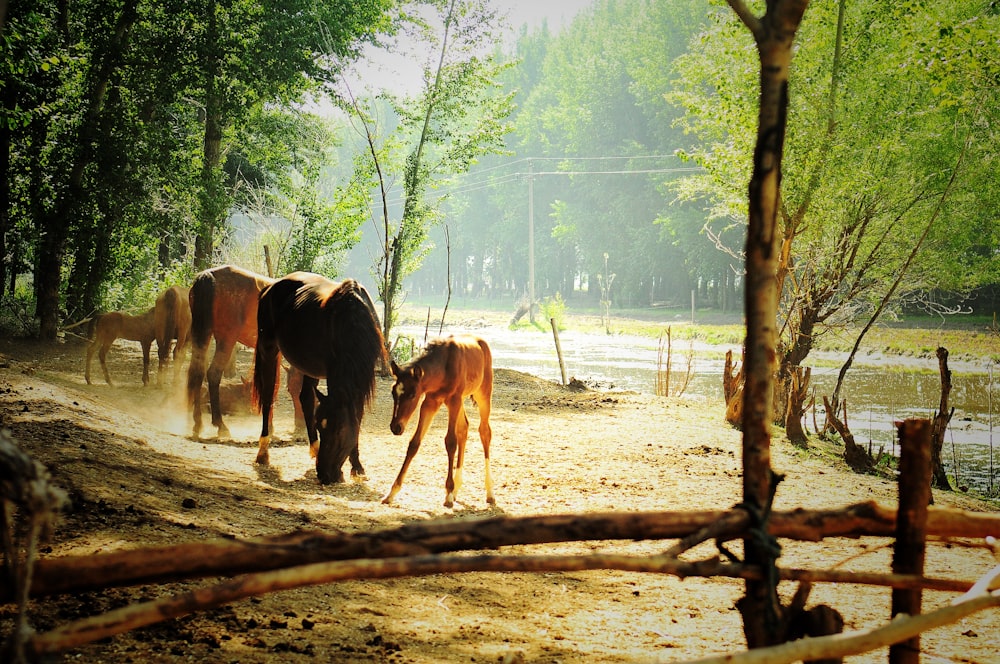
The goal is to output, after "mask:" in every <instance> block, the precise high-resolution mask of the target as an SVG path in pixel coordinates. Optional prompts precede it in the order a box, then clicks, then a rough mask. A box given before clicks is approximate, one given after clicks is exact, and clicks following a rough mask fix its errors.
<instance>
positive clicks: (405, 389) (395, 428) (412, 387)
mask: <svg viewBox="0 0 1000 664" xmlns="http://www.w3.org/2000/svg"><path fill="white" fill-rule="evenodd" d="M390 366H391V368H392V375H393V376H395V377H396V382H395V383H393V385H392V421H391V422H390V423H389V429H390V430H391V431H392V433H393V434H394V435H396V436H398V435H400V434H401V433H403V431H405V430H406V423H407V422H409V421H410V416H411V415H413V411H414V410H416V409H417V404H418V403H420V397H421V395H423V391H422V390H421V389H420V379H421V378H422V377H423V370H422V369H421V368H420V366H419V365H411V366H409V367H400V366H399V365H398V364H396V363H395V362H391V363H390Z"/></svg>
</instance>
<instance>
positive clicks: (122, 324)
mask: <svg viewBox="0 0 1000 664" xmlns="http://www.w3.org/2000/svg"><path fill="white" fill-rule="evenodd" d="M154 311H155V307H153V308H150V310H149V311H147V312H146V313H144V314H140V315H138V316H133V315H131V314H127V313H124V312H121V311H109V312H108V313H104V314H98V315H96V316H94V317H93V318H91V319H90V323H89V325H88V326H87V338H88V339H90V345H89V346H87V368H86V370H85V371H84V374H83V375H84V378H85V379H86V381H87V385H90V361H91V359H92V358H93V357H94V351H95V350H97V349H98V348H100V352H99V353H98V357H99V358H100V360H101V369H102V370H103V371H104V380H105V381H107V383H108V385H113V384H114V383H112V382H111V375H110V374H109V373H108V364H107V362H106V358H107V355H108V349H109V348H111V344H112V343H114V341H115V340H116V339H128V340H129V341H138V342H139V343H140V344H141V345H142V384H143V385H146V384H148V383H149V347H150V346H151V345H152V343H153V339H154V338H156V334H155V331H154V329H153V320H154Z"/></svg>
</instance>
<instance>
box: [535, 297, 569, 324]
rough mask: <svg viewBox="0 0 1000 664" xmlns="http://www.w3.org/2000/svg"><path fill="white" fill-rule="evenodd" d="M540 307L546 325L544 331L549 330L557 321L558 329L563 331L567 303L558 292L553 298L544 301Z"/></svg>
mask: <svg viewBox="0 0 1000 664" xmlns="http://www.w3.org/2000/svg"><path fill="white" fill-rule="evenodd" d="M539 307H540V309H541V314H542V317H543V319H544V320H543V322H544V323H545V325H543V326H542V329H549V327H550V325H551V321H555V324H556V328H557V329H560V330H561V329H563V325H564V323H565V322H566V301H565V300H563V298H562V295H561V294H560V293H559V292H558V291H557V292H556V294H555V295H553V296H552V297H546V298H545V299H543V300H542V301H541V303H540V304H539Z"/></svg>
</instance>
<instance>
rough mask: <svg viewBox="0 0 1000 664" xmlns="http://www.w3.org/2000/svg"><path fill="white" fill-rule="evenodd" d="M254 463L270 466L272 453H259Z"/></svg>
mask: <svg viewBox="0 0 1000 664" xmlns="http://www.w3.org/2000/svg"><path fill="white" fill-rule="evenodd" d="M254 463H256V464H259V465H261V466H270V465H271V455H270V454H268V453H266V452H265V453H264V454H258V455H257V458H256V459H255V460H254Z"/></svg>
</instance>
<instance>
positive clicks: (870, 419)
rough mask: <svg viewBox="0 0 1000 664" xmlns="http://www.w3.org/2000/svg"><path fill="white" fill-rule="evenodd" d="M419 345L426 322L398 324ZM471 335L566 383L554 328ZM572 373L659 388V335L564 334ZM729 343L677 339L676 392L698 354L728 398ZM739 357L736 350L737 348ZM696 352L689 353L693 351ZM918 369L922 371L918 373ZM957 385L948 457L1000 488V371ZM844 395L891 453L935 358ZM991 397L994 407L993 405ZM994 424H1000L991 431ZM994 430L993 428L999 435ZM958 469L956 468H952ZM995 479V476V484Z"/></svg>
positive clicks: (828, 376) (933, 388) (922, 401)
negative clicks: (724, 381)
mask: <svg viewBox="0 0 1000 664" xmlns="http://www.w3.org/2000/svg"><path fill="white" fill-rule="evenodd" d="M397 331H398V332H399V333H400V334H403V335H409V336H411V337H412V338H414V339H417V340H418V342H419V341H420V340H422V339H423V335H424V333H423V329H422V328H419V329H418V328H408V327H401V328H397ZM459 332H472V333H475V334H480V335H482V336H483V337H485V338H486V339H487V340H488V341H489V342H490V345H491V347H492V348H493V356H494V358H493V362H494V365H495V366H497V367H502V368H507V369H516V370H518V371H523V372H526V373H530V374H533V375H535V376H539V377H541V378H545V379H548V380H552V381H555V382H560V381H561V374H560V369H559V361H558V358H557V356H556V351H555V343H554V341H553V338H552V335H551V334H545V333H542V332H539V331H536V330H525V329H522V330H517V331H511V330H507V329H501V328H492V327H491V328H489V329H466V328H460V327H456V326H449V327H448V328H447V329H446V330H445V333H446V334H449V333H459ZM559 337H560V342H561V346H562V352H563V360H564V362H565V364H566V375H567V376H568V377H571V378H577V379H579V380H582V381H584V382H587V383H590V384H596V385H598V386H600V387H605V388H612V387H613V388H616V389H627V390H634V391H636V392H647V393H652V392H654V391H655V389H656V363H657V355H658V344H657V341H656V340H655V339H649V338H645V337H634V336H625V335H615V336H608V335H600V334H583V333H580V332H574V331H572V330H567V331H563V332H560V334H559ZM708 350H711V351H712V353H711V357H712V358H720V357H721V356H722V354H723V353H724V352H725V350H726V349H725V348H721V349H720V348H719V347H718V346H714V347H710V346H707V345H704V344H697V343H696V344H693V345H692V344H691V343H689V342H686V341H675V342H674V344H673V357H672V378H671V385H672V389H677V387H679V385H680V382H681V381H682V380H683V374H684V373H685V372H686V371H687V365H688V357H689V356H692V357H693V361H692V371H693V373H692V377H691V380H690V383H689V385H688V388H687V392H686V393H687V394H693V395H699V396H704V397H708V398H715V399H720V400H721V399H722V369H723V360H722V359H706V357H705V355H706V351H708ZM733 352H734V355H735V356H736V357H739V352H740V351H739V349H738V348H734V349H733ZM692 353H693V355H692ZM917 369H919V371H918V370H917ZM951 369H952V391H951V395H950V397H949V405H950V406H952V407H954V409H955V414H954V416H953V417H952V420H951V425H950V426H949V427H948V431H947V433H946V439H945V444H944V449H943V450H942V455H943V456H944V457H945V465H946V466H947V468H948V471H949V473H951V474H953V475H956V476H957V477H958V480H959V484H960V485H967V486H969V487H973V488H975V489H976V490H978V491H980V492H982V493H986V492H987V491H989V490H990V488H991V486H992V488H993V490H994V491H995V490H996V487H997V486H998V484H1000V449H997V448H1000V413H998V414H994V412H993V411H994V410H997V409H998V408H1000V375H998V376H997V381H995V382H997V383H998V385H993V384H992V383H993V382H994V381H993V380H992V376H991V374H990V373H987V370H988V367H987V365H986V363H985V361H984V363H983V365H982V366H974V365H969V364H967V363H951ZM838 371H839V368H829V367H824V368H813V373H812V386H813V389H814V390H815V394H816V395H817V401H818V402H819V404H820V405H819V407H818V412H817V413H816V414H815V421H816V422H822V420H823V412H822V410H823V409H822V401H823V399H822V395H824V394H825V395H830V394H832V392H833V388H834V386H835V385H836V382H837V373H838ZM843 394H844V395H845V396H846V399H847V408H848V424H849V425H850V427H851V431H852V432H853V433H854V437H855V439H856V440H857V442H858V443H859V444H861V445H866V444H869V443H870V446H871V449H872V451H873V452H878V451H879V450H880V449H883V450H884V451H886V452H890V453H895V452H896V449H895V447H896V446H895V441H894V436H895V427H894V425H893V422H894V421H896V420H902V419H905V418H908V417H932V416H933V415H934V413H935V412H936V411H937V408H938V403H939V401H940V398H941V381H940V377H939V376H938V373H937V359H936V358H931V359H928V360H926V361H925V362H922V363H920V364H919V366H918V367H917V368H906V367H899V366H885V367H877V368H875V367H869V366H855V367H854V368H852V369H851V371H850V372H848V375H847V380H846V383H845V386H844V390H843ZM994 400H996V401H997V403H994ZM806 420H807V428H808V429H809V430H812V428H813V413H812V411H810V412H809V413H807V415H806ZM994 420H996V422H995V424H996V427H994ZM994 428H996V429H997V430H996V432H994ZM956 470H957V472H956ZM991 475H992V478H993V481H992V484H991V482H990V477H991Z"/></svg>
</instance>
